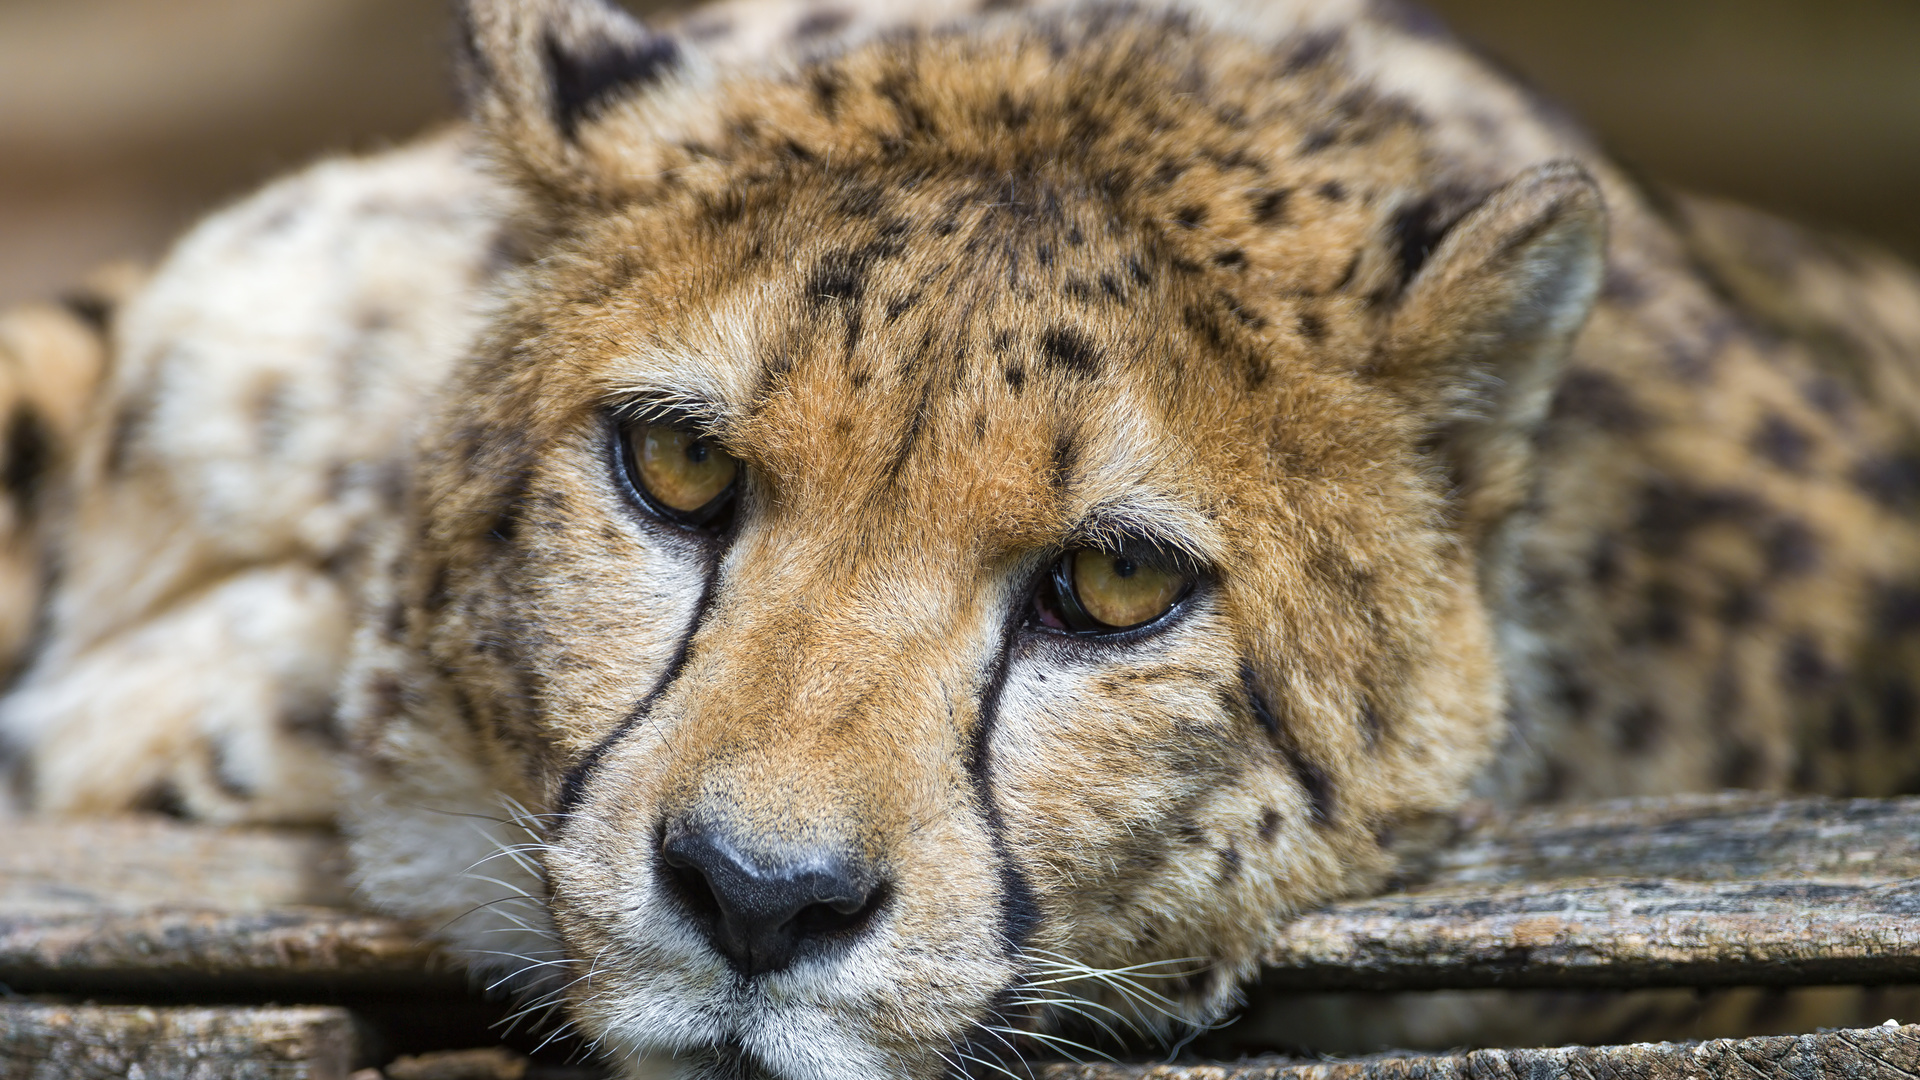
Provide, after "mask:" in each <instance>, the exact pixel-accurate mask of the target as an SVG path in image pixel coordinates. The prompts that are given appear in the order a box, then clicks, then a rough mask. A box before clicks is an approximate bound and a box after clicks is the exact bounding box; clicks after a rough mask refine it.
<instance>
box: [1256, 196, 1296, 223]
mask: <svg viewBox="0 0 1920 1080" xmlns="http://www.w3.org/2000/svg"><path fill="white" fill-rule="evenodd" d="M1292 195H1293V192H1292V190H1290V189H1288V188H1278V189H1275V190H1272V191H1256V192H1254V193H1253V195H1252V199H1253V221H1254V224H1256V225H1279V224H1281V223H1283V222H1284V221H1285V220H1286V216H1287V200H1288V199H1289V198H1291V197H1292Z"/></svg>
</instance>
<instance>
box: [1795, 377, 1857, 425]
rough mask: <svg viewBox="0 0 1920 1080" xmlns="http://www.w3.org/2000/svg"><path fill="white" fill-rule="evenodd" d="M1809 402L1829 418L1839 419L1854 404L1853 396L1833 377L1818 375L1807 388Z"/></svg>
mask: <svg viewBox="0 0 1920 1080" xmlns="http://www.w3.org/2000/svg"><path fill="white" fill-rule="evenodd" d="M1806 395H1807V401H1808V402H1809V403H1810V404H1812V406H1813V407H1814V408H1816V409H1819V410H1820V411H1821V412H1823V413H1825V414H1827V415H1828V416H1831V417H1834V418H1836V419H1838V418H1839V417H1841V416H1844V415H1846V413H1847V410H1848V408H1849V407H1850V406H1851V405H1852V404H1853V394H1852V393H1851V392H1850V391H1849V390H1848V389H1847V388H1846V385H1845V384H1844V383H1842V382H1841V381H1840V380H1839V379H1836V378H1834V377H1833V376H1831V375H1817V376H1815V377H1814V378H1813V379H1812V381H1810V382H1808V383H1807V387H1806Z"/></svg>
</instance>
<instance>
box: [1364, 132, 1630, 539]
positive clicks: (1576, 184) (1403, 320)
mask: <svg viewBox="0 0 1920 1080" xmlns="http://www.w3.org/2000/svg"><path fill="white" fill-rule="evenodd" d="M1606 231H1607V228H1606V208H1605V205H1604V204H1603V202H1602V200H1601V196H1600V189H1599V186H1598V185H1596V184H1595V183H1594V181H1593V178H1592V177H1591V176H1589V175H1588V174H1587V172H1586V170H1584V169H1582V168H1581V167H1580V166H1579V165H1576V164H1573V163H1571V162H1552V163H1549V164H1546V165H1541V166H1538V167H1536V168H1534V169H1531V170H1529V171H1528V172H1526V173H1524V174H1522V175H1521V176H1520V177H1518V178H1517V179H1515V180H1513V181H1512V182H1511V183H1509V184H1507V185H1506V186H1505V187H1503V188H1501V189H1500V190H1499V191H1497V192H1495V193H1494V194H1493V195H1492V196H1490V197H1489V198H1488V199H1487V200H1486V201H1485V202H1484V203H1482V204H1480V206H1479V207H1478V208H1477V209H1475V210H1473V211H1472V212H1470V213H1468V214H1467V215H1466V217H1464V218H1462V219H1461V220H1460V222H1459V223H1458V224H1456V225H1455V226H1454V227H1453V228H1452V229H1451V230H1449V231H1448V233H1447V235H1446V236H1445V238H1444V239H1442V240H1441V242H1440V245H1439V248H1438V249H1437V250H1436V251H1435V252H1434V254H1433V257H1432V258H1431V259H1430V260H1429V261H1428V262H1427V264H1426V266H1425V267H1423V268H1422V269H1421V270H1420V273H1419V275H1418V276H1416V277H1415V278H1414V279H1413V281H1412V283H1411V284H1410V285H1408V287H1407V291H1406V293H1405V296H1404V298H1403V299H1402V301H1401V304H1400V306H1399V308H1398V310H1397V311H1396V312H1395V313H1394V315H1393V317H1392V322H1391V324H1390V329H1389V331H1388V335H1387V342H1386V348H1385V350H1384V351H1383V354H1382V357H1383V359H1382V363H1381V364H1380V365H1379V366H1378V367H1376V371H1377V372H1378V374H1379V375H1380V376H1382V377H1383V378H1384V380H1385V381H1387V382H1388V383H1389V384H1391V385H1393V386H1395V387H1396V388H1397V389H1399V390H1401V391H1402V392H1403V393H1406V394H1407V395H1408V396H1409V397H1410V398H1411V399H1412V400H1413V401H1415V402H1416V403H1417V407H1418V408H1419V409H1420V410H1421V412H1422V413H1423V416H1424V419H1425V420H1426V421H1427V423H1428V424H1429V425H1430V429H1429V430H1430V432H1431V434H1432V436H1433V439H1434V442H1435V443H1436V445H1437V446H1438V448H1439V449H1440V451H1441V452H1442V453H1443V454H1444V455H1445V456H1446V459H1447V461H1448V463H1449V465H1450V466H1451V467H1452V468H1453V469H1454V472H1455V477H1456V480H1457V482H1458V486H1459V490H1458V495H1459V498H1460V500H1461V505H1462V508H1463V510H1464V522H1463V524H1465V525H1466V526H1467V528H1469V529H1470V530H1477V529H1481V528H1484V527H1486V526H1487V525H1490V524H1491V523H1493V522H1494V521H1497V520H1498V519H1499V518H1500V517H1502V516H1504V515H1505V514H1506V513H1507V512H1508V511H1510V510H1512V509H1514V508H1515V507H1516V506H1518V505H1519V503H1520V501H1521V500H1522V499H1524V498H1525V497H1526V487H1527V483H1528V480H1529V467H1530V465H1531V458H1532V446H1533V436H1534V434H1535V432H1536V431H1537V430H1538V428H1539V426H1540V424H1541V422H1542V421H1543V420H1544V419H1545V418H1546V414H1547V405H1548V402H1549V399H1550V398H1551V397H1552V395H1553V390H1554V388H1555V386H1556V385H1558V383H1559V380H1560V373H1561V370H1562V368H1563V367H1564V365H1565V361H1566V358H1567V354H1568V352H1569V351H1570V350H1571V348H1572V345H1573V339H1574V335H1576V334H1578V333H1579V331H1580V328H1581V327H1582V326H1583V325H1585V323H1586V321H1587V316H1588V315H1589V314H1590V313H1591V312H1592V310H1593V302H1594V297H1595V296H1596V295H1597V294H1598V293H1599V289H1600V280H1601V277H1602V275H1603V273H1604V271H1605V266H1606Z"/></svg>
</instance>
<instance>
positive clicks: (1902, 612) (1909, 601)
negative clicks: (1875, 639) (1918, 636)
mask: <svg viewBox="0 0 1920 1080" xmlns="http://www.w3.org/2000/svg"><path fill="white" fill-rule="evenodd" d="M1872 592H1873V595H1875V596H1876V597H1877V599H1876V601H1875V604H1874V609H1875V610H1874V620H1873V621H1874V627H1875V629H1876V630H1878V632H1879V633H1880V635H1881V636H1882V637H1897V636H1899V635H1902V634H1910V633H1912V632H1913V631H1914V630H1916V629H1920V588H1916V587H1915V586H1913V585H1882V586H1879V587H1878V588H1876V589H1874V590H1872Z"/></svg>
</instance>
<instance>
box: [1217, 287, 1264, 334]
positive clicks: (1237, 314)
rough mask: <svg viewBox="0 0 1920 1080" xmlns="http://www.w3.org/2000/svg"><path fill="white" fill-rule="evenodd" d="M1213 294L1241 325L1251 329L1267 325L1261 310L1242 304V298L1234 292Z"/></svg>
mask: <svg viewBox="0 0 1920 1080" xmlns="http://www.w3.org/2000/svg"><path fill="white" fill-rule="evenodd" d="M1213 295H1214V298H1215V299H1217V300H1219V301H1220V306H1221V307H1224V308H1226V309H1227V314H1229V315H1232V316H1233V317H1234V320H1235V321H1236V322H1238V323H1239V324H1240V325H1241V326H1244V327H1246V328H1247V329H1249V330H1258V329H1260V328H1261V327H1263V326H1265V325H1267V320H1266V319H1264V318H1262V317H1261V315H1260V313H1259V312H1257V311H1255V310H1253V309H1252V308H1250V307H1248V306H1246V305H1245V304H1242V303H1241V302H1240V298H1239V297H1237V296H1234V295H1233V294H1232V293H1228V292H1218V293H1215V294H1213Z"/></svg>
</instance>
